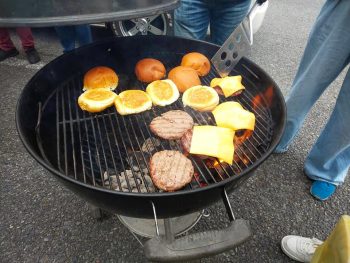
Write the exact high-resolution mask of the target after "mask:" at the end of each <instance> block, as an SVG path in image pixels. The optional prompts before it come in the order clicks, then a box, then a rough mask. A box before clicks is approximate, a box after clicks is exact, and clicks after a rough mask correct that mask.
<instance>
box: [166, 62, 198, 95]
mask: <svg viewBox="0 0 350 263" xmlns="http://www.w3.org/2000/svg"><path fill="white" fill-rule="evenodd" d="M168 78H169V79H171V80H172V81H173V82H174V83H175V84H176V86H177V88H178V89H179V91H180V92H184V91H185V90H187V89H189V88H191V87H193V86H197V85H200V84H201V81H200V79H199V77H198V74H197V72H196V71H195V70H194V69H193V68H188V67H182V66H178V67H175V68H173V69H172V70H170V72H169V75H168Z"/></svg>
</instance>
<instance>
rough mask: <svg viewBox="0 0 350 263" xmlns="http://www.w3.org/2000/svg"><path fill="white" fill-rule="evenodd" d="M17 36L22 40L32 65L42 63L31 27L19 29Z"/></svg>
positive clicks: (17, 29)
mask: <svg viewBox="0 0 350 263" xmlns="http://www.w3.org/2000/svg"><path fill="white" fill-rule="evenodd" d="M16 32H17V35H18V36H19V38H20V39H21V42H22V47H23V50H24V51H25V53H26V55H27V59H28V61H29V63H30V64H35V63H37V62H39V61H40V56H39V54H38V52H37V51H36V49H35V47H34V38H33V34H32V30H31V29H30V27H17V28H16Z"/></svg>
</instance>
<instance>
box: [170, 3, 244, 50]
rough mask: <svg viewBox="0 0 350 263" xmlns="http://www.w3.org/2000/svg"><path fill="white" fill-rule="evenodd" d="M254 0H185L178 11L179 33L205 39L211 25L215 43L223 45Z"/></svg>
mask: <svg viewBox="0 0 350 263" xmlns="http://www.w3.org/2000/svg"><path fill="white" fill-rule="evenodd" d="M250 4H251V0H218V1H211V0H181V5H180V7H179V8H177V9H176V10H175V20H174V31H175V35H176V36H181V37H187V38H194V39H199V40H205V39H206V37H207V31H208V26H210V39H209V41H211V42H212V43H215V44H218V45H222V44H223V43H224V42H225V40H226V39H227V38H228V37H229V36H230V35H231V33H232V32H233V31H234V30H235V28H236V27H237V26H238V25H239V24H240V23H241V22H242V20H243V19H244V18H245V16H246V15H247V13H248V11H249V7H250Z"/></svg>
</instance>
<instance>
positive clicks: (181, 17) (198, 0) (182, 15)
mask: <svg viewBox="0 0 350 263" xmlns="http://www.w3.org/2000/svg"><path fill="white" fill-rule="evenodd" d="M208 26H209V9H208V5H207V2H206V1H205V0H182V1H181V5H180V7H179V8H177V9H176V10H175V19H174V33H175V35H176V36H180V37H187V38H194V39H200V40H204V39H205V37H206V34H207V30H208Z"/></svg>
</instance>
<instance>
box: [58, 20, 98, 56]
mask: <svg viewBox="0 0 350 263" xmlns="http://www.w3.org/2000/svg"><path fill="white" fill-rule="evenodd" d="M55 30H56V33H57V35H58V37H59V39H60V41H61V45H62V47H63V53H66V52H68V51H71V50H73V49H75V47H76V43H77V42H78V43H79V46H83V45H86V44H90V43H91V42H92V35H91V28H90V25H77V26H57V27H55Z"/></svg>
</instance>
